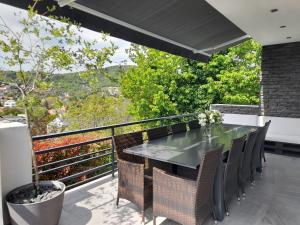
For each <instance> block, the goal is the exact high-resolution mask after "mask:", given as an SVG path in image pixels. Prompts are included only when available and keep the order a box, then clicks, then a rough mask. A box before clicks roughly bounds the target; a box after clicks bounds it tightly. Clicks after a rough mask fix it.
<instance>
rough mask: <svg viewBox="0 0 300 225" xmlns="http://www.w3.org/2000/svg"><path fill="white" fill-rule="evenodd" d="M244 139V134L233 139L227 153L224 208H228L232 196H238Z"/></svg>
mask: <svg viewBox="0 0 300 225" xmlns="http://www.w3.org/2000/svg"><path fill="white" fill-rule="evenodd" d="M245 141H246V136H243V137H241V138H236V139H234V140H233V141H232V147H231V150H230V152H229V155H228V160H227V163H226V167H225V176H224V201H225V206H226V208H227V209H226V210H228V207H227V206H228V203H229V202H230V200H231V199H232V198H233V196H234V195H235V194H236V196H237V197H238V196H239V185H238V175H239V168H240V163H241V156H242V153H243V148H244V145H245Z"/></svg>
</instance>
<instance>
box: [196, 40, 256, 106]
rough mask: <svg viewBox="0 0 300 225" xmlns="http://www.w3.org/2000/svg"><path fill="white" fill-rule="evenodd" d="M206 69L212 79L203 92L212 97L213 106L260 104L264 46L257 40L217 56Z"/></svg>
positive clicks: (204, 66)
mask: <svg viewBox="0 0 300 225" xmlns="http://www.w3.org/2000/svg"><path fill="white" fill-rule="evenodd" d="M203 68H204V70H206V71H210V73H211V74H212V76H211V77H209V78H208V80H207V84H206V85H204V86H203V87H202V90H201V91H202V92H204V93H205V94H206V95H207V96H210V98H211V102H212V103H213V102H216V103H224V104H249V105H251V104H258V103H259V91H260V74H261V46H260V44H258V43H257V42H255V41H254V40H249V41H246V42H244V43H242V44H240V45H238V46H236V47H232V48H229V49H228V51H227V52H226V53H225V54H224V53H223V54H217V55H214V56H213V58H212V60H211V61H210V62H209V63H208V64H206V65H203Z"/></svg>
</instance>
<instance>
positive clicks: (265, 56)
mask: <svg viewBox="0 0 300 225" xmlns="http://www.w3.org/2000/svg"><path fill="white" fill-rule="evenodd" d="M261 84H262V86H261V115H264V116H274V117H291V118H300V42H295V43H288V44H280V45H271V46H264V47H263V51H262V83H261Z"/></svg>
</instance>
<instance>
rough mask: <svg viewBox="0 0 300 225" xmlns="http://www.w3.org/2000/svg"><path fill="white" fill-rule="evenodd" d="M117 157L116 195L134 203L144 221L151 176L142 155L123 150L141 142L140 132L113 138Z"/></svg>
mask: <svg viewBox="0 0 300 225" xmlns="http://www.w3.org/2000/svg"><path fill="white" fill-rule="evenodd" d="M114 143H115V148H116V152H117V158H118V171H119V173H118V196H117V206H118V205H119V199H120V198H124V199H127V200H129V201H131V202H133V203H134V204H136V205H137V206H138V207H139V209H140V210H141V211H142V221H143V222H144V221H145V216H144V211H145V209H147V208H148V207H150V206H151V204H152V178H151V177H150V176H148V175H146V174H149V172H147V170H146V169H145V160H144V158H142V157H138V156H133V155H130V154H126V153H125V152H124V151H123V150H124V149H126V148H130V147H133V146H136V145H139V144H142V143H143V136H142V132H135V133H129V134H122V135H118V136H116V137H115V139H114Z"/></svg>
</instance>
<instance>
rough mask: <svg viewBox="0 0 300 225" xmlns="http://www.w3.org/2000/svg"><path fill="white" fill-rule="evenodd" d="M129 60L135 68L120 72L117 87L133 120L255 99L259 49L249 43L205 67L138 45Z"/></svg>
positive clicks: (254, 101)
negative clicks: (120, 88)
mask: <svg viewBox="0 0 300 225" xmlns="http://www.w3.org/2000/svg"><path fill="white" fill-rule="evenodd" d="M129 56H130V58H131V60H132V61H133V62H135V64H136V67H132V68H131V69H129V70H128V71H126V72H125V73H124V74H123V76H122V79H121V87H122V93H123V94H124V96H125V97H126V98H128V99H129V100H130V101H131V103H130V106H129V109H130V113H131V114H132V115H134V116H135V117H136V118H137V119H144V118H153V117H161V116H167V115H174V114H182V113H187V112H196V111H201V110H204V109H207V108H208V107H209V106H210V104H213V103H232V104H236V103H237V104H257V103H258V101H259V75H260V61H261V47H260V45H259V44H258V43H257V42H255V41H253V40H248V41H246V42H244V43H242V44H240V45H238V46H236V47H232V48H229V49H228V50H226V51H224V52H221V53H218V54H215V55H213V56H212V58H211V61H210V62H209V63H206V64H205V63H201V62H197V61H193V60H187V59H185V58H182V57H179V56H175V55H171V54H168V53H165V52H161V51H158V50H155V49H150V48H146V47H141V46H137V45H132V46H131V48H130V50H129Z"/></svg>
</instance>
